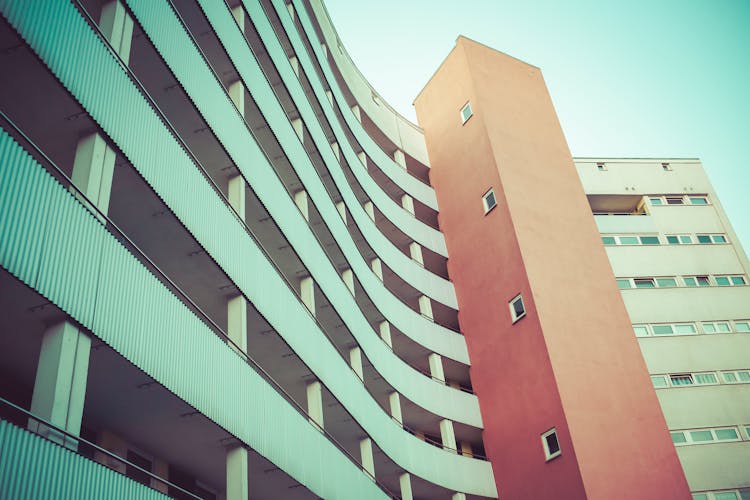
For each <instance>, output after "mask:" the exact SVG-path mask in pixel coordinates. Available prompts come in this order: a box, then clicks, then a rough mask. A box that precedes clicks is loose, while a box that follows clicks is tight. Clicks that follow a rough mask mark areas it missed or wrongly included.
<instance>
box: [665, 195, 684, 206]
mask: <svg viewBox="0 0 750 500" xmlns="http://www.w3.org/2000/svg"><path fill="white" fill-rule="evenodd" d="M682 203H683V201H682V197H679V198H669V197H668V198H667V205H682Z"/></svg>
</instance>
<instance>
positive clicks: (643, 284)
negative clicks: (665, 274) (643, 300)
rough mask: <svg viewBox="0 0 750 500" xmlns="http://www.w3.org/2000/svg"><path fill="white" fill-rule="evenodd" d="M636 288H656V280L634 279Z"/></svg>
mask: <svg viewBox="0 0 750 500" xmlns="http://www.w3.org/2000/svg"><path fill="white" fill-rule="evenodd" d="M634 282H635V287H636V288H656V285H655V284H654V280H652V279H637V280H634Z"/></svg>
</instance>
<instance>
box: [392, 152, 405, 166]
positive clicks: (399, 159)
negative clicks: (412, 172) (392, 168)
mask: <svg viewBox="0 0 750 500" xmlns="http://www.w3.org/2000/svg"><path fill="white" fill-rule="evenodd" d="M393 161H395V162H396V163H398V164H399V166H401V168H403V169H404V170H406V156H404V152H403V151H401V150H400V149H397V150H396V151H394V152H393Z"/></svg>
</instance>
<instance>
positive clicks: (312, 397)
mask: <svg viewBox="0 0 750 500" xmlns="http://www.w3.org/2000/svg"><path fill="white" fill-rule="evenodd" d="M307 415H308V417H309V418H310V422H313V423H314V424H316V425H317V426H318V427H319V428H320V429H323V386H322V385H321V384H320V382H318V381H317V380H316V381H314V382H310V383H309V384H307Z"/></svg>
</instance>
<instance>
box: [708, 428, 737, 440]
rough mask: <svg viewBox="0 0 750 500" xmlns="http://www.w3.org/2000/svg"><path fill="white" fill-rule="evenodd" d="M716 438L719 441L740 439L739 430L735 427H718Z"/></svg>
mask: <svg viewBox="0 0 750 500" xmlns="http://www.w3.org/2000/svg"><path fill="white" fill-rule="evenodd" d="M714 432H716V439H718V440H719V441H728V440H730V439H739V436H738V435H737V431H736V430H734V429H716V431H714Z"/></svg>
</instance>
